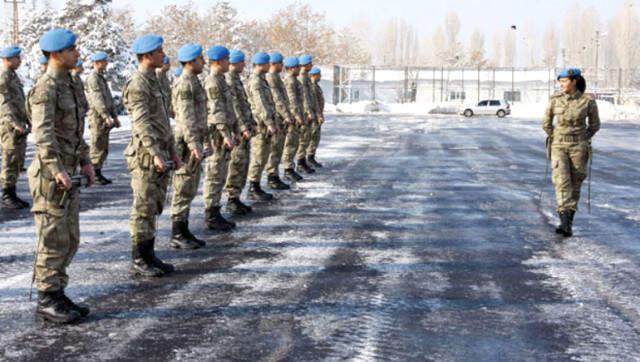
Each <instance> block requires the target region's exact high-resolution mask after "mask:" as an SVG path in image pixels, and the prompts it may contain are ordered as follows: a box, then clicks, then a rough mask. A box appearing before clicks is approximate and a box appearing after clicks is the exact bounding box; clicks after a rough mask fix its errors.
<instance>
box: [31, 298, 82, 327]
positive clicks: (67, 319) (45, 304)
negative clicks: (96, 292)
mask: <svg viewBox="0 0 640 362" xmlns="http://www.w3.org/2000/svg"><path fill="white" fill-rule="evenodd" d="M60 294H61V293H60V292H59V291H55V292H38V305H37V307H36V315H37V316H38V317H40V318H42V319H44V320H47V321H50V322H54V323H61V324H68V323H74V322H77V321H79V320H80V319H81V318H82V315H81V314H80V312H78V311H77V310H74V309H72V308H71V307H70V306H69V305H68V304H67V303H66V302H65V301H64V299H63V298H61V296H60Z"/></svg>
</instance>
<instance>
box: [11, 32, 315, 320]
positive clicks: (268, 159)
mask: <svg viewBox="0 0 640 362" xmlns="http://www.w3.org/2000/svg"><path fill="white" fill-rule="evenodd" d="M39 45H40V48H41V50H42V52H43V56H44V58H45V60H46V62H44V61H43V63H46V68H47V69H46V72H45V73H44V74H43V75H42V76H40V78H39V79H38V81H37V83H36V85H35V86H34V87H33V88H32V89H31V90H30V91H29V94H28V96H27V97H26V98H27V100H26V102H25V96H24V93H23V90H22V84H21V83H20V80H19V78H18V77H17V75H16V74H15V70H16V69H17V67H19V65H20V49H19V48H15V47H10V48H7V49H5V50H3V52H2V54H1V56H2V59H3V64H4V68H5V70H4V72H3V73H2V78H1V79H2V80H1V81H0V94H1V95H0V97H2V98H0V102H1V103H0V104H1V107H2V108H1V111H2V113H1V114H0V119H1V120H2V127H3V130H2V131H3V136H2V137H3V170H2V172H3V179H2V181H3V186H5V189H7V188H8V189H9V194H10V198H11V199H15V200H13V201H15V204H14V203H12V204H14V205H13V206H15V207H25V206H26V207H28V206H27V205H26V202H24V201H22V200H20V199H18V198H17V195H16V193H15V182H16V180H17V176H18V173H19V168H20V167H21V163H22V162H23V159H24V148H26V137H24V136H25V135H26V134H28V132H29V129H32V131H33V141H34V144H35V146H36V152H35V155H34V157H33V161H32V163H31V165H30V167H29V170H28V179H29V188H30V191H31V196H32V198H33V207H32V212H33V213H34V218H35V223H36V235H37V247H36V248H37V255H36V261H35V268H34V280H35V282H36V287H37V290H38V303H37V309H36V314H37V315H38V316H39V317H41V318H43V319H44V320H47V321H52V322H56V323H73V322H76V321H79V320H81V319H82V318H84V317H86V316H87V315H88V314H89V308H88V307H87V306H85V305H78V304H76V303H74V302H73V301H72V300H71V299H69V298H68V296H67V295H66V294H65V288H66V286H67V284H68V279H69V277H68V275H67V268H68V266H69V264H70V263H71V260H72V259H73V257H74V255H75V253H76V251H77V250H78V246H79V241H80V227H79V205H80V197H79V188H78V187H77V186H78V185H80V184H82V182H81V181H82V179H86V180H87V183H88V185H89V186H90V185H92V184H93V183H94V182H99V183H101V184H109V183H110V182H111V180H109V179H107V178H106V177H105V176H104V175H103V174H102V165H103V163H104V162H105V159H106V157H107V154H108V147H109V132H110V130H111V129H112V128H113V127H119V126H120V121H119V119H118V115H117V112H116V107H115V104H114V102H113V97H112V95H111V93H110V90H109V87H108V84H107V81H106V77H105V71H106V68H107V65H108V57H107V54H105V53H103V52H97V53H95V54H92V55H91V61H92V62H93V68H94V72H92V74H90V75H89V77H88V78H87V81H86V90H85V85H83V83H82V81H81V80H80V77H79V72H81V63H80V62H79V52H78V50H77V49H76V35H75V34H74V33H73V32H72V31H70V30H68V29H52V30H50V31H48V32H46V33H45V34H44V35H43V36H42V37H41V39H40V43H39ZM162 46H163V39H162V37H160V36H157V35H144V36H142V37H140V38H138V39H136V41H135V42H134V44H133V47H132V48H133V51H134V53H135V54H136V56H137V62H138V64H139V66H138V69H137V70H136V71H135V73H134V74H133V75H132V76H131V78H130V79H129V80H128V81H127V82H126V84H125V86H124V89H123V102H124V105H125V106H126V108H127V110H128V114H129V117H130V120H131V127H132V130H131V133H132V137H131V141H130V143H129V144H128V146H127V147H126V149H125V152H124V154H125V158H126V161H127V166H128V170H129V172H130V175H131V188H132V191H133V205H132V210H131V215H130V235H131V242H132V267H131V270H132V272H133V273H134V274H135V275H139V276H144V277H159V276H163V275H166V274H168V273H171V272H173V271H174V266H173V265H171V264H168V263H165V262H163V261H161V260H160V259H159V258H158V257H157V256H156V254H155V243H156V231H157V230H156V228H157V218H158V217H159V216H160V214H161V212H162V210H163V208H164V204H165V198H166V195H167V188H168V186H169V184H170V180H171V179H173V183H172V184H173V200H172V210H171V219H172V236H171V241H170V245H171V246H172V247H174V248H181V249H196V248H199V247H202V246H204V245H205V243H204V241H202V240H200V239H199V238H197V237H195V236H194V235H193V234H192V233H191V231H190V230H189V213H190V206H191V202H192V200H193V199H194V197H195V196H196V192H197V190H198V186H199V183H200V178H201V174H202V168H203V164H206V172H205V177H204V178H205V181H204V187H203V189H204V199H205V212H206V225H207V227H208V229H211V230H215V231H229V230H231V229H233V228H235V224H234V223H233V222H232V221H230V220H227V219H225V218H224V217H223V216H222V214H221V199H222V194H223V192H226V194H227V198H228V203H227V209H228V211H230V212H231V213H232V214H235V215H244V214H247V213H250V212H251V207H250V206H248V205H246V204H245V203H243V202H242V201H241V200H240V195H241V193H242V190H243V188H244V186H245V184H246V182H247V179H248V181H249V193H248V197H249V198H250V199H254V200H259V201H268V200H271V199H272V198H273V195H272V194H269V193H267V192H265V191H264V190H262V188H261V186H260V185H261V177H262V174H263V171H265V169H266V171H267V173H268V179H267V184H268V185H269V187H271V188H273V189H276V190H286V189H289V188H290V186H289V185H287V184H285V183H284V182H283V181H282V180H281V179H280V177H279V164H280V163H283V164H284V177H285V178H286V179H288V180H290V181H292V182H296V181H300V180H302V176H301V175H300V174H299V173H298V172H297V171H300V172H302V173H306V174H311V173H313V172H314V167H322V165H320V164H319V163H317V162H316V160H315V152H316V150H317V147H318V144H319V141H320V132H321V126H322V123H324V115H323V109H324V99H323V96H322V91H321V89H320V87H319V84H318V82H319V81H320V72H319V69H317V68H314V67H313V64H312V57H311V56H308V55H305V56H302V57H300V58H296V57H289V58H287V59H284V57H283V56H282V55H281V54H279V53H273V54H271V55H269V54H266V53H262V52H261V53H257V54H255V55H254V56H253V58H252V65H253V67H252V75H251V77H250V79H249V81H248V83H247V85H246V87H245V86H244V84H243V81H242V78H241V74H242V72H243V71H244V67H245V56H244V54H243V53H242V52H240V51H237V50H236V51H232V52H230V51H229V50H228V49H227V48H225V47H224V46H219V45H217V46H213V47H211V48H209V49H208V50H207V52H206V56H207V58H208V63H209V68H210V72H209V74H208V76H207V77H206V80H205V82H204V85H203V84H202V82H201V81H200V80H199V78H198V76H199V75H201V74H202V73H203V71H204V69H205V65H206V62H205V57H204V56H205V52H204V49H203V48H202V47H201V46H200V45H198V44H186V45H184V46H183V47H182V48H180V50H179V52H178V55H177V58H178V61H179V62H180V64H181V69H182V74H181V75H180V76H179V77H178V78H177V79H176V80H175V82H174V84H173V87H171V86H170V85H169V81H168V78H167V77H166V71H167V69H168V67H167V64H168V63H169V62H168V57H167V56H166V54H165V53H164V50H163V48H162ZM283 71H284V73H285V74H284V77H281V74H280V73H281V72H283ZM282 78H284V80H283V79H282ZM85 95H86V96H85ZM87 98H88V99H87ZM87 112H88V114H89V128H90V130H91V147H89V145H87V144H86V143H85V141H84V139H83V133H84V118H85V114H86V113H87ZM171 116H175V122H176V124H175V130H174V129H173V128H172V127H171V124H170V117H171ZM9 131H10V132H9ZM5 134H6V135H8V137H13V138H12V142H13V143H10V142H5ZM20 142H24V143H20ZM12 152H13V153H12ZM205 158H207V161H206V163H205V162H204V161H205ZM16 168H17V169H16ZM5 172H6V173H7V174H10V175H12V176H11V177H5V176H4V175H5ZM6 179H10V181H11V182H12V183H9V184H6V183H5V180H6ZM7 185H8V187H7Z"/></svg>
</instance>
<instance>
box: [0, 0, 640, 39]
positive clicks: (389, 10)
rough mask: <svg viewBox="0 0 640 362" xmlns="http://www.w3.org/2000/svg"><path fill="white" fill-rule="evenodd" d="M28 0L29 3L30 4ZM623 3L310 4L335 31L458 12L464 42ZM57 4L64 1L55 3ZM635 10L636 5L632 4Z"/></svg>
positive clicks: (424, 0) (252, 10)
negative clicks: (361, 21) (361, 22)
mask: <svg viewBox="0 0 640 362" xmlns="http://www.w3.org/2000/svg"><path fill="white" fill-rule="evenodd" d="M31 1H32V0H27V2H31ZM214 2H215V1H212V0H194V3H195V4H196V5H197V6H198V7H199V8H200V9H205V8H207V7H209V6H210V5H211V4H213V3H214ZM293 2H294V1H292V0H268V1H261V0H235V1H231V4H232V5H233V6H234V7H236V8H237V9H238V10H239V13H240V16H241V17H242V18H243V19H265V18H268V17H269V15H271V14H272V13H273V12H275V11H277V10H278V9H281V8H283V7H285V6H287V5H288V4H291V3H293ZM624 2H625V0H581V1H579V2H577V1H575V0H482V1H477V0H446V1H443V0H439V1H428V0H369V1H366V2H365V1H356V0H322V1H320V0H311V1H308V3H309V4H311V5H312V7H313V8H314V9H316V10H318V11H321V12H324V13H325V14H326V15H327V18H328V19H330V21H331V22H332V23H333V24H334V25H337V26H343V25H349V24H350V23H351V22H352V21H353V19H356V18H365V19H367V20H368V21H369V23H370V24H372V25H374V26H375V25H380V24H384V22H385V21H386V20H388V19H389V18H391V17H398V18H404V19H406V20H407V21H408V22H410V23H411V24H413V25H414V27H415V29H416V30H417V31H418V32H419V33H420V34H421V35H428V34H431V33H432V32H433V29H434V28H435V26H436V25H437V24H440V23H442V22H443V19H444V16H445V15H446V14H447V13H448V12H449V11H456V12H457V13H458V15H459V16H460V20H461V22H462V36H463V37H464V38H466V37H467V36H468V35H469V34H470V33H471V32H472V31H473V30H474V29H475V28H476V27H477V28H479V29H480V30H481V31H482V32H483V33H485V34H486V35H488V36H490V35H491V34H492V33H493V32H494V31H496V30H499V29H503V28H508V27H509V25H511V24H516V25H519V26H520V28H523V27H524V26H525V25H526V24H531V25H532V26H533V27H535V28H537V29H539V30H543V29H544V28H545V27H546V26H547V25H548V24H549V23H550V22H554V23H555V24H557V25H558V26H559V27H560V28H561V26H562V20H563V19H564V17H565V15H566V14H567V12H568V11H569V10H570V9H571V8H572V6H575V4H578V3H579V4H580V6H582V7H583V8H587V7H593V8H595V9H596V10H597V12H598V13H599V14H600V17H601V20H606V19H610V18H611V17H612V16H613V15H614V14H615V13H616V12H617V11H618V10H619V9H620V7H621V6H622V4H623V3H624ZM53 3H54V4H56V5H60V4H62V3H64V0H53ZM113 3H114V5H115V6H117V7H125V6H127V5H128V6H130V7H131V8H132V10H133V11H134V16H135V19H136V22H137V23H140V24H142V23H144V21H145V19H146V18H147V17H149V16H150V15H154V14H157V13H158V12H159V10H160V9H161V8H162V7H163V6H164V5H169V4H184V3H187V1H181V0H114V1H113ZM633 3H634V7H636V9H637V8H638V7H639V6H640V0H636V1H634V2H633ZM7 9H8V7H7V5H5V6H4V7H3V17H7V16H8V14H6V13H7Z"/></svg>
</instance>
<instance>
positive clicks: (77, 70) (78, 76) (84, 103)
mask: <svg viewBox="0 0 640 362" xmlns="http://www.w3.org/2000/svg"><path fill="white" fill-rule="evenodd" d="M82 73H84V66H83V63H82V60H78V62H76V66H75V67H74V68H73V69H71V81H72V82H74V83H75V84H74V85H75V86H76V88H79V89H81V90H82V92H81V93H79V94H80V96H79V97H78V99H77V101H78V105H79V107H80V118H82V120H84V118H85V117H86V116H87V112H89V101H88V100H87V96H86V94H85V90H84V83H83V82H82ZM83 123H84V122H83ZM94 173H95V171H94Z"/></svg>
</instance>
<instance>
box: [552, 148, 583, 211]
mask: <svg viewBox="0 0 640 362" xmlns="http://www.w3.org/2000/svg"><path fill="white" fill-rule="evenodd" d="M588 162H589V145H588V143H586V142H580V143H574V144H565V143H561V144H553V145H552V146H551V165H552V168H553V169H552V173H553V176H552V179H553V184H554V185H555V189H556V202H557V209H558V212H561V211H569V210H571V211H576V210H577V209H578V202H579V201H580V188H581V187H582V182H583V181H584V180H585V179H586V178H587V172H588V171H587V166H588Z"/></svg>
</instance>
